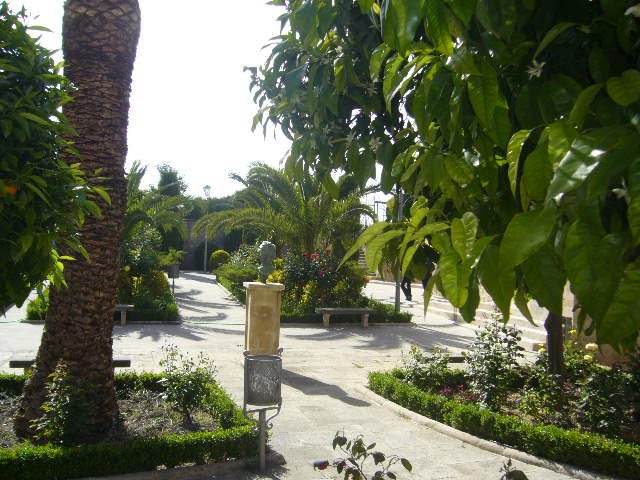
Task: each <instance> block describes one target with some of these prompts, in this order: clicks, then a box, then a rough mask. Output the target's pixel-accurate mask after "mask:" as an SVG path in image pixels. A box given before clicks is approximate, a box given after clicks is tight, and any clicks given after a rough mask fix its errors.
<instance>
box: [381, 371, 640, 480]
mask: <svg viewBox="0 0 640 480" xmlns="http://www.w3.org/2000/svg"><path fill="white" fill-rule="evenodd" d="M369 388H370V389H371V390H372V391H374V392H375V393H377V394H378V395H381V396H383V397H384V398H386V399H388V400H391V401H392V402H395V403H397V404H399V405H401V406H403V407H405V408H407V409H409V410H411V411H413V412H416V413H419V414H420V415H424V416H426V417H429V418H432V419H433V420H436V421H438V422H441V423H444V424H447V425H450V426H452V427H454V428H457V429H458V430H462V431H464V432H467V433H470V434H472V435H475V436H478V437H480V438H485V439H487V440H493V441H496V442H499V443H500V444H503V445H507V446H510V447H513V448H515V449H518V450H521V451H523V452H527V453H530V454H532V455H536V456H539V457H544V458H547V459H549V460H554V461H558V462H563V463H567V464H570V465H573V466H576V467H580V468H586V469H589V470H593V471H596V472H601V473H605V474H609V475H620V476H622V477H625V478H631V479H637V478H640V477H639V476H638V472H640V445H634V444H631V443H626V442H623V441H620V440H612V439H608V438H606V437H604V436H602V435H598V434H591V433H586V432H580V431H577V430H564V429H562V428H558V427H555V426H550V425H532V424H530V423H527V422H525V421H523V420H521V419H520V418H518V417H515V416H512V415H503V414H499V413H494V412H491V411H489V410H486V409H482V408H480V407H478V406H476V405H472V404H467V403H459V402H457V401H455V400H449V399H447V398H446V397H444V396H442V395H437V394H430V393H426V392H424V391H422V390H420V389H419V388H417V387H414V386H412V385H409V384H407V383H406V382H404V381H402V380H401V379H400V378H398V375H397V372H396V375H394V373H393V372H391V373H382V372H373V373H370V374H369Z"/></svg>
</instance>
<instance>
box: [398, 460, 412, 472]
mask: <svg viewBox="0 0 640 480" xmlns="http://www.w3.org/2000/svg"><path fill="white" fill-rule="evenodd" d="M400 463H401V464H402V466H403V467H404V468H405V469H406V470H407V471H409V472H410V471H411V470H413V466H412V465H411V462H409V460H407V459H406V458H401V459H400Z"/></svg>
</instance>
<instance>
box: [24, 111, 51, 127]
mask: <svg viewBox="0 0 640 480" xmlns="http://www.w3.org/2000/svg"><path fill="white" fill-rule="evenodd" d="M20 116H22V117H24V118H26V119H27V120H31V121H32V122H35V123H38V124H40V125H43V126H45V127H49V126H50V125H49V122H48V121H47V120H45V119H43V118H41V117H39V116H38V115H34V114H33V113H29V112H22V113H20Z"/></svg>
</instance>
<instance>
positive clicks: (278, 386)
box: [244, 350, 282, 472]
mask: <svg viewBox="0 0 640 480" xmlns="http://www.w3.org/2000/svg"><path fill="white" fill-rule="evenodd" d="M280 351H281V350H280ZM281 407H282V357H281V356H280V355H251V354H250V353H249V352H248V351H245V352H244V413H245V414H246V413H249V412H258V424H259V426H260V439H259V442H260V443H259V448H260V471H261V472H264V471H265V470H266V444H267V430H268V429H269V428H271V424H270V423H269V422H270V420H272V419H273V418H274V417H275V416H276V415H278V414H279V413H280V408H281ZM267 410H276V413H274V414H273V415H272V416H271V417H269V418H267Z"/></svg>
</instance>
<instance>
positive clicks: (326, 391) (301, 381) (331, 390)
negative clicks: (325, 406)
mask: <svg viewBox="0 0 640 480" xmlns="http://www.w3.org/2000/svg"><path fill="white" fill-rule="evenodd" d="M282 383H284V384H285V385H288V386H290V387H292V388H295V389H296V390H300V391H301V392H302V393H304V394H305V395H327V396H329V397H331V398H335V399H336V400H340V401H341V402H344V403H346V404H348V405H351V406H354V407H368V406H369V405H371V404H370V403H369V402H365V401H364V400H360V399H359V398H354V397H352V396H350V395H349V394H348V393H347V392H345V391H344V390H343V389H341V388H340V387H337V386H336V385H332V384H330V383H325V382H321V381H320V380H316V379H315V378H311V377H307V376H305V375H301V374H299V373H295V372H292V371H291V370H287V369H284V368H283V369H282Z"/></svg>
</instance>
